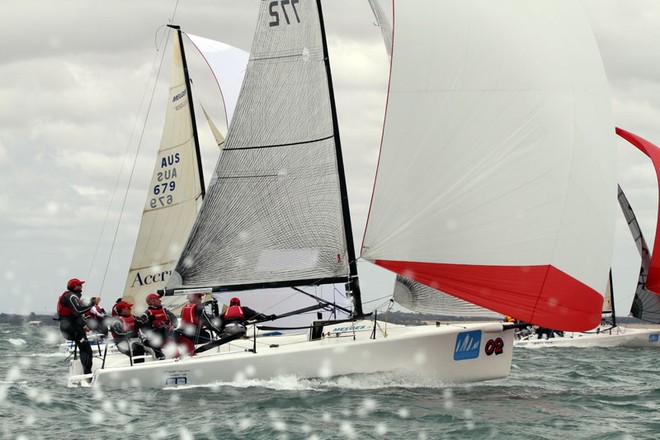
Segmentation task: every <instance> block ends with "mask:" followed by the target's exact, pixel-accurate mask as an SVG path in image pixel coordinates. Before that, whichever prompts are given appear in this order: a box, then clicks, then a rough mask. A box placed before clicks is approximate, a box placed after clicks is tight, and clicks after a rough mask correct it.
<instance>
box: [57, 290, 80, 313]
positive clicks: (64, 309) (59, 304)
mask: <svg viewBox="0 0 660 440" xmlns="http://www.w3.org/2000/svg"><path fill="white" fill-rule="evenodd" d="M67 293H71V292H69V291H68V290H67V291H66V292H64V293H62V294H61V295H60V299H58V300H57V314H58V316H78V314H77V313H76V312H75V310H73V309H72V308H71V307H69V306H65V305H64V304H62V300H63V299H64V295H66V294H67Z"/></svg>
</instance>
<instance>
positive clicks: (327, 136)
mask: <svg viewBox="0 0 660 440" xmlns="http://www.w3.org/2000/svg"><path fill="white" fill-rule="evenodd" d="M273 5H275V6H273ZM330 72H331V71H330V65H329V59H328V51H327V45H326V41H325V35H324V31H323V20H322V9H321V6H320V2H314V1H301V2H296V3H294V4H291V5H289V4H285V3H284V2H282V3H277V2H275V3H271V4H270V5H269V4H266V3H262V5H261V7H260V11H259V18H258V23H257V26H256V33H255V39H254V43H253V47H252V50H251V52H250V61H249V63H248V66H247V70H246V75H245V80H244V82H243V87H242V90H241V94H240V97H239V100H238V103H237V106H236V113H235V115H234V118H233V120H232V123H231V126H230V129H229V131H228V134H227V138H226V143H225V148H224V152H223V154H222V157H221V158H220V159H219V161H218V164H217V166H216V170H215V174H216V175H217V183H216V184H215V185H213V186H212V187H210V188H209V190H208V193H207V194H206V197H205V200H204V203H203V204H202V207H201V210H200V212H199V215H198V216H197V219H196V221H195V224H194V226H193V228H192V231H191V233H190V236H189V238H188V240H187V242H186V244H185V246H184V247H183V252H182V254H181V256H180V258H179V261H178V263H177V264H176V267H175V269H174V272H173V273H172V275H171V276H170V278H169V281H168V286H167V289H165V290H164V292H163V294H164V296H169V295H173V296H178V295H185V294H186V293H189V292H193V291H197V292H199V291H205V292H210V293H214V294H216V295H222V294H224V293H226V292H231V295H237V296H240V297H241V298H242V299H243V304H247V305H252V303H250V302H249V301H251V299H250V300H248V298H252V296H251V295H252V294H254V295H257V294H258V293H257V292H256V291H259V292H261V291H262V290H266V291H268V290H269V289H287V290H289V291H290V292H297V291H299V290H306V289H310V288H311V289H314V288H316V286H320V285H337V284H340V285H342V286H346V287H345V289H346V292H347V294H348V295H349V297H350V298H351V299H352V308H351V310H350V312H351V316H350V317H349V318H350V319H346V320H341V319H339V320H336V319H327V318H326V317H327V316H328V314H332V313H334V311H335V310H334V309H335V308H337V307H336V306H335V304H331V303H328V302H320V301H318V302H317V304H316V305H315V306H314V309H316V310H318V313H319V314H323V313H325V314H326V316H322V315H321V316H322V318H323V319H317V320H316V321H317V322H312V323H310V325H308V326H307V328H306V329H305V330H304V332H300V333H296V334H284V335H280V336H261V335H257V334H256V330H254V332H255V335H254V336H253V335H251V334H250V332H248V336H251V337H250V338H246V339H243V338H241V339H236V340H233V341H231V342H229V343H225V344H217V346H214V347H212V348H210V349H205V348H203V349H200V348H199V347H198V350H197V355H196V356H194V357H190V358H183V359H178V360H162V361H148V362H145V363H143V364H139V365H134V366H129V365H127V360H126V359H121V358H120V359H118V363H114V362H115V359H113V360H112V362H106V365H105V366H104V368H99V369H96V371H95V372H94V373H93V383H94V384H95V385H97V386H119V387H130V386H135V384H138V385H139V386H143V387H165V386H172V385H197V384H208V383H214V382H218V381H221V382H222V381H233V380H237V379H240V378H256V379H262V378H272V377H274V376H278V375H295V376H296V377H301V378H304V377H329V376H334V375H344V374H352V373H374V372H379V371H392V370H404V371H409V372H410V370H412V372H414V373H420V374H423V375H425V376H430V377H433V378H436V379H438V380H443V381H447V382H472V381H477V380H485V379H494V378H501V377H505V376H506V375H508V373H509V370H510V366H511V356H512V351H511V347H512V343H513V332H512V331H505V330H504V328H503V327H504V326H503V325H501V324H496V325H492V324H488V325H472V326H455V327H452V328H447V327H443V328H440V327H434V326H420V327H403V326H394V325H386V324H385V323H380V322H377V321H375V320H372V319H368V317H367V313H365V311H364V310H363V308H362V304H361V293H360V288H359V283H358V275H357V264H356V258H355V254H354V246H353V238H352V231H351V223H350V214H349V205H348V200H347V190H346V183H345V178H344V172H343V163H342V154H341V146H340V139H339V131H338V123H337V118H336V110H335V104H334V98H333V87H332V79H331V75H330ZM266 293H267V292H266ZM305 309H306V310H307V309H309V308H305ZM294 312H295V313H298V312H300V310H293V311H290V312H289V314H290V313H294ZM286 314H287V313H284V314H280V315H279V317H280V318H281V317H282V315H286Z"/></svg>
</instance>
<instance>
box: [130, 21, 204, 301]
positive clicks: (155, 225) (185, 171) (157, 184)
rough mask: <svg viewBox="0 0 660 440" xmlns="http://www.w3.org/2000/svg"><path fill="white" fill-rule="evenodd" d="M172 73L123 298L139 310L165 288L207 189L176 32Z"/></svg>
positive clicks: (175, 33) (174, 34)
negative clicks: (203, 187)
mask: <svg viewBox="0 0 660 440" xmlns="http://www.w3.org/2000/svg"><path fill="white" fill-rule="evenodd" d="M172 47H173V57H172V62H173V65H172V73H171V79H170V89H169V99H168V107H167V113H166V115H165V124H164V127H163V135H162V138H161V142H160V148H159V149H158V154H157V157H156V164H155V167H154V172H153V175H152V177H151V182H150V184H149V189H148V193H147V200H146V202H145V205H144V211H143V213H142V221H141V223H140V230H139V232H138V239H137V242H136V244H135V251H134V253H133V259H132V261H131V266H130V269H129V273H128V278H127V280H126V287H125V289H124V297H123V298H124V300H125V301H127V302H129V303H131V304H134V305H135V306H134V309H133V310H134V312H135V313H139V312H141V311H142V310H144V309H145V308H146V302H145V299H146V296H147V295H148V294H150V293H154V292H156V290H157V289H159V288H162V287H164V286H165V283H166V282H167V279H168V278H169V276H170V274H171V271H172V267H173V265H174V263H175V262H176V260H177V258H178V257H179V255H180V253H181V249H182V247H183V243H185V240H186V238H187V237H188V234H189V233H190V229H191V228H192V225H193V223H194V221H195V217H196V216H197V208H198V203H199V202H201V200H200V197H201V194H202V188H201V184H200V177H199V171H198V168H197V155H196V152H195V142H196V140H195V139H194V136H193V125H192V124H193V122H192V120H191V114H190V105H191V104H190V101H189V93H188V88H187V87H186V81H185V76H184V71H183V61H182V58H181V50H180V45H179V35H178V33H177V32H174V33H173V44H172ZM168 306H170V307H171V304H168Z"/></svg>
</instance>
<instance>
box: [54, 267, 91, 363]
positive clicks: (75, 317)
mask: <svg viewBox="0 0 660 440" xmlns="http://www.w3.org/2000/svg"><path fill="white" fill-rule="evenodd" d="M83 284H85V282H84V281H81V280H79V279H78V278H71V279H70V280H69V281H68V282H67V283H66V288H67V290H66V291H65V292H64V293H62V294H61V295H60V298H59V299H58V300H57V315H58V317H59V321H60V332H61V333H62V336H64V338H66V339H68V340H71V341H74V342H75V344H76V347H77V349H78V351H79V352H80V363H81V364H82V367H83V373H84V374H91V372H92V358H93V355H92V347H90V345H89V341H88V340H87V334H86V327H87V325H86V322H85V316H84V315H85V313H86V312H87V311H89V310H90V309H91V308H92V307H93V306H95V305H97V304H98V303H99V302H100V301H101V298H100V297H92V299H91V301H90V303H89V304H86V303H85V302H83V300H82V289H83Z"/></svg>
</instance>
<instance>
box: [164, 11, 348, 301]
mask: <svg viewBox="0 0 660 440" xmlns="http://www.w3.org/2000/svg"><path fill="white" fill-rule="evenodd" d="M320 16H321V10H320V6H319V5H318V4H317V2H314V1H301V2H292V3H291V4H289V3H288V2H270V3H268V2H262V3H261V6H260V12H259V18H258V22H257V27H256V32H255V39H254V42H253V45H252V49H251V51H250V61H249V63H248V66H247V70H246V74H245V79H244V81H243V87H242V89H241V93H240V96H239V99H238V103H237V106H236V112H235V114H234V118H233V120H232V123H231V126H230V129H229V132H228V134H227V138H226V143H225V149H224V152H223V154H222V157H221V159H220V160H219V161H218V164H217V166H216V170H215V174H216V175H217V176H218V184H217V185H214V186H213V187H212V188H210V189H209V192H208V195H207V197H206V199H205V201H204V204H203V206H202V209H201V210H200V214H199V216H198V218H197V221H196V223H195V226H194V227H193V230H192V232H191V235H190V238H189V240H188V242H187V244H186V246H185V249H184V251H183V254H182V256H181V258H180V260H179V262H178V263H177V266H176V272H175V274H173V276H172V278H171V279H170V282H169V283H168V290H169V289H175V288H181V287H183V288H188V287H191V288H192V287H213V288H215V290H216V291H222V290H247V289H254V288H257V287H285V286H294V285H305V284H307V285H314V284H327V283H336V282H346V281H347V280H348V279H349V277H350V278H351V279H354V278H355V276H356V274H357V269H356V268H355V266H356V265H355V261H354V250H353V244H352V237H351V235H350V234H351V228H350V220H349V214H348V203H347V198H346V188H345V183H344V181H343V165H342V160H341V150H340V148H339V134H338V129H337V122H336V116H335V109H334V100H333V96H332V88H331V87H332V81H331V79H330V69H329V64H328V57H327V48H326V45H325V41H324V39H325V37H324V35H323V32H322V29H321V27H322V19H321V17H320Z"/></svg>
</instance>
